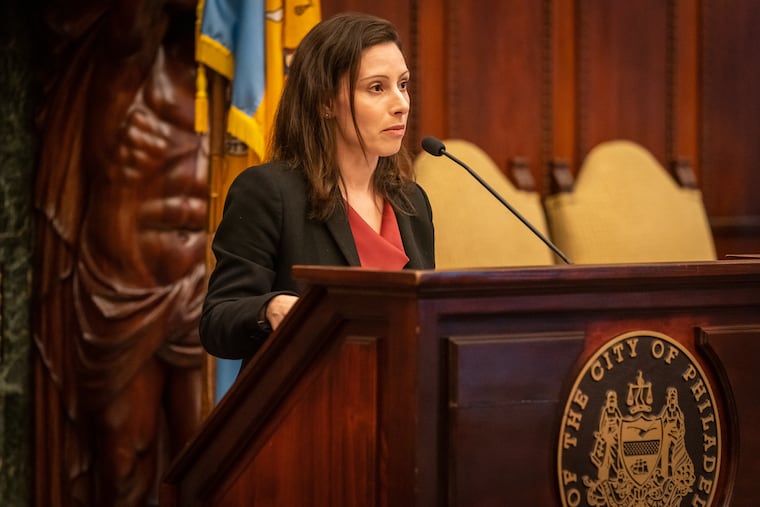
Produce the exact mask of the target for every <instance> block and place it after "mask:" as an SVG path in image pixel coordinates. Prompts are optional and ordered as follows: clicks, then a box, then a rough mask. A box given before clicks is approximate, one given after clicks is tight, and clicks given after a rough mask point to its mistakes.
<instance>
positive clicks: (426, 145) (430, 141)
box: [422, 136, 572, 264]
mask: <svg viewBox="0 0 760 507" xmlns="http://www.w3.org/2000/svg"><path fill="white" fill-rule="evenodd" d="M422 149H423V150H425V151H426V152H428V153H430V154H431V155H433V156H434V157H440V156H441V155H444V156H446V157H448V158H450V159H451V160H453V161H454V162H456V163H457V164H459V165H460V166H462V167H464V168H465V170H467V172H468V173H470V174H471V175H472V177H473V178H475V179H476V180H478V183H480V184H481V185H483V187H485V189H486V190H488V191H489V192H491V194H492V195H493V196H494V197H496V199H498V200H499V202H500V203H502V204H503V205H504V206H505V207H506V208H507V209H508V210H509V211H510V212H512V214H513V215H514V216H516V217H517V218H518V219H519V220H520V221H521V222H522V223H523V224H524V225H525V226H526V227H527V228H528V229H530V230H531V232H532V233H533V234H535V235H536V236H537V237H538V239H540V240H541V241H543V242H544V244H545V245H546V246H548V247H549V248H550V249H551V250H552V252H554V253H555V254H557V256H558V257H559V258H560V259H562V260H563V261H564V262H565V264H572V262H570V259H568V258H567V256H566V255H565V254H564V253H562V251H561V250H560V249H559V248H557V246H556V245H555V244H554V243H552V242H551V241H549V239H548V238H547V237H546V236H544V235H543V234H541V231H539V230H538V229H536V228H535V227H534V226H533V224H531V223H530V222H528V220H527V219H526V218H525V217H523V216H522V215H521V214H520V213H519V212H518V211H517V210H516V209H515V208H513V207H512V206H511V205H510V204H509V203H508V202H507V201H506V199H504V198H503V197H502V196H500V195H499V193H498V192H497V191H496V190H494V189H493V187H491V185H489V184H488V183H487V182H486V181H485V180H484V179H483V178H481V177H480V176H479V175H478V174H477V173H476V172H475V171H473V170H472V169H471V168H470V167H469V166H468V165H467V164H465V163H464V162H462V161H461V160H459V159H458V158H456V157H455V156H454V155H452V154H450V153H449V152H447V151H446V145H444V144H443V142H442V141H441V140H440V139H437V138H435V137H433V136H428V137H426V138H425V139H423V140H422Z"/></svg>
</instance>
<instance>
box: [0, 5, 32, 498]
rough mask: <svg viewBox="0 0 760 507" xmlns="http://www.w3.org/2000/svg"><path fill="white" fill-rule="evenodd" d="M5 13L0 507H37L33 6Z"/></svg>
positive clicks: (0, 39) (0, 117) (0, 49)
mask: <svg viewBox="0 0 760 507" xmlns="http://www.w3.org/2000/svg"><path fill="white" fill-rule="evenodd" d="M21 5H22V4H21V3H20V2H17V1H15V0H12V1H11V2H3V5H2V7H1V8H0V25H2V26H0V69H2V70H0V505H2V506H4V507H26V506H28V505H30V503H31V477H32V472H31V463H32V460H31V456H30V454H31V438H32V399H33V398H32V397H33V391H32V387H31V378H30V355H29V352H30V343H31V337H30V301H31V278H32V277H31V273H32V226H31V223H32V211H31V209H32V184H33V183H32V182H33V174H34V164H35V157H36V156H35V150H36V142H35V136H34V134H33V130H32V125H33V118H34V105H33V102H34V98H33V92H32V89H33V88H34V87H33V85H32V75H33V70H32V65H33V62H34V61H35V58H33V57H32V42H31V41H32V40H33V39H32V36H33V34H32V33H30V30H29V28H30V25H29V23H28V20H29V16H31V12H26V11H29V10H30V8H29V7H20V6H21Z"/></svg>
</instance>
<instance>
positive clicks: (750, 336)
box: [701, 326, 760, 507]
mask: <svg viewBox="0 0 760 507" xmlns="http://www.w3.org/2000/svg"><path fill="white" fill-rule="evenodd" d="M701 341H702V342H703V343H704V344H705V345H706V346H707V348H708V349H710V350H712V352H714V354H715V356H716V357H717V359H718V364H719V365H720V366H719V367H718V370H719V371H720V372H721V373H722V377H723V381H724V383H725V385H727V386H730V389H729V390H728V393H729V395H728V396H727V399H728V401H730V406H731V409H730V412H729V413H730V415H731V417H730V419H729V420H728V421H727V423H728V425H729V428H728V431H729V432H731V433H732V434H734V435H738V438H735V439H734V440H733V444H734V445H735V448H734V449H732V450H731V451H732V452H731V454H732V456H733V461H734V466H735V467H736V469H735V472H736V474H735V475H736V477H735V478H736V481H735V482H734V483H733V485H734V496H735V498H736V500H734V501H733V502H731V505H732V507H750V506H754V505H755V504H756V503H757V498H756V497H757V495H756V491H757V480H756V478H757V477H760V459H758V456H760V432H758V431H756V429H757V428H758V427H760V413H759V412H758V410H757V409H756V406H757V384H758V382H757V375H756V374H755V373H754V372H755V371H756V369H757V361H758V358H760V327H757V326H746V327H733V328H732V327H723V328H720V327H715V328H707V329H704V330H702V333H701Z"/></svg>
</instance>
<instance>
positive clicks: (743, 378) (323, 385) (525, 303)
mask: <svg viewBox="0 0 760 507" xmlns="http://www.w3.org/2000/svg"><path fill="white" fill-rule="evenodd" d="M294 273H295V276H296V278H297V279H298V280H300V281H302V282H303V283H304V285H305V287H306V290H305V292H304V294H303V297H302V298H301V300H300V302H299V304H298V305H297V306H296V307H295V308H294V310H293V313H292V314H291V315H290V316H289V318H288V319H287V320H286V322H285V323H284V324H283V326H282V327H281V328H280V329H279V330H278V331H277V333H276V334H274V335H273V336H272V338H271V340H270V341H269V342H268V344H267V345H266V346H265V347H264V348H263V349H262V350H261V351H260V353H259V355H258V356H257V359H256V360H255V361H253V362H252V363H251V364H249V365H248V366H247V368H246V369H245V370H244V371H243V372H242V374H241V376H240V377H239V378H238V381H237V382H236V383H235V385H234V386H233V387H232V389H231V390H230V391H229V392H228V393H227V395H226V396H225V398H224V399H223V400H222V401H221V402H220V404H219V405H218V406H217V407H216V408H215V410H214V411H213V412H212V413H211V415H210V416H209V418H208V420H207V421H206V422H205V424H204V426H203V428H202V429H201V431H200V432H199V434H198V435H197V437H196V438H195V440H194V441H193V442H192V443H191V444H190V445H189V446H188V447H187V448H186V449H185V450H184V452H183V453H182V454H181V455H180V456H179V457H178V459H177V460H176V461H175V462H174V463H173V465H172V467H171V469H170V470H169V472H168V473H167V474H166V476H165V477H164V480H163V483H162V485H161V505H162V506H164V507H175V506H182V507H187V506H212V505H213V506H230V507H231V506H251V505H255V506H257V507H259V506H299V507H300V506H330V507H336V506H362V507H363V506H388V507H396V506H399V507H401V506H403V507H411V506H430V507H432V506H467V507H473V506H492V505H493V506H507V505H514V506H553V505H558V506H560V505H588V503H584V502H588V499H587V495H588V494H589V493H588V492H587V490H588V489H589V488H584V486H583V481H584V480H585V481H586V483H587V484H588V480H589V477H585V479H583V480H581V478H580V475H578V476H577V477H576V474H574V473H570V472H569V471H568V470H566V468H567V465H566V464H562V463H559V462H560V461H561V459H564V456H565V455H564V454H563V448H564V449H566V450H568V452H569V451H570V450H572V447H571V445H570V444H572V445H574V446H576V447H577V444H576V443H574V442H577V441H578V439H579V438H597V440H599V437H598V435H599V433H600V432H602V427H603V426H604V425H603V424H602V422H604V421H607V419H603V418H600V412H599V410H596V409H593V410H592V409H591V408H589V406H590V405H587V404H590V403H591V402H590V401H588V400H589V399H590V398H592V397H593V396H586V398H583V397H582V396H581V395H582V394H583V395H586V392H587V391H588V390H587V388H586V387H585V384H583V382H580V381H579V380H578V379H579V378H580V377H579V375H581V374H583V372H584V371H586V372H587V374H588V378H592V377H593V378H594V381H595V382H596V384H598V385H595V386H594V388H597V387H600V388H603V389H602V391H601V392H603V391H604V389H607V393H609V392H610V388H609V387H605V386H604V382H605V381H606V379H607V378H610V377H611V376H612V373H617V372H618V371H621V372H623V371H622V368H623V365H624V364H625V365H627V364H628V363H629V362H630V361H633V359H629V357H633V356H634V355H635V354H632V355H630V356H625V361H624V360H623V359H624V358H623V356H622V355H619V357H618V358H617V360H616V359H615V353H614V351H618V352H620V351H623V350H626V351H628V346H625V347H624V346H623V343H624V342H620V343H621V345H620V346H619V347H617V348H611V349H609V350H610V351H613V353H612V354H610V353H608V352H603V353H601V354H600V351H603V350H604V347H605V344H607V343H609V342H610V340H614V339H615V338H616V337H619V336H629V337H630V336H636V337H637V338H636V339H638V335H637V333H638V334H643V335H652V336H654V338H653V340H654V341H653V342H652V343H653V345H652V346H651V351H652V352H649V353H645V351H644V349H643V346H642V349H641V350H640V351H639V354H638V355H635V356H636V360H644V359H647V360H652V361H654V360H657V361H658V363H657V365H658V366H657V368H659V367H660V366H659V365H665V364H666V363H667V364H668V365H670V364H671V362H670V359H672V358H673V357H676V356H678V358H679V359H680V358H686V357H687V356H688V357H692V358H693V360H694V361H696V363H697V365H698V367H699V368H701V369H702V370H703V372H704V376H705V379H706V381H707V382H708V383H709V384H711V385H712V394H713V395H714V399H713V400H712V403H709V402H710V399H708V398H706V397H702V396H701V395H702V394H703V393H704V391H703V390H702V391H701V390H700V389H699V384H701V382H695V381H692V380H689V382H690V383H688V384H687V383H686V382H687V377H688V374H687V370H689V369H690V368H686V367H680V368H681V370H679V371H678V374H679V376H680V377H679V378H682V379H683V382H682V381H680V380H676V381H673V382H672V383H674V384H679V385H680V383H683V384H684V385H683V386H682V387H683V391H682V392H681V394H680V395H679V396H680V397H679V398H678V403H680V405H679V407H680V409H681V413H682V418H681V423H683V422H684V420H685V423H686V424H685V426H686V427H685V431H686V434H687V436H689V434H691V436H692V437H695V435H694V434H695V433H699V432H701V431H702V430H701V429H694V428H695V425H697V426H698V427H699V428H703V429H704V439H705V443H704V446H703V447H704V452H703V451H702V450H701V449H697V450H692V451H688V453H687V454H689V457H690V459H688V460H687V461H689V462H691V463H693V474H692V475H691V476H688V474H687V476H688V477H687V478H686V479H683V478H681V479H680V480H681V483H680V484H682V485H683V484H686V485H687V486H688V491H689V492H688V494H687V495H686V496H685V497H684V500H683V505H687V504H688V505H692V502H694V503H695V504H700V503H699V502H700V501H701V500H699V499H700V498H706V497H699V496H698V495H700V494H703V495H707V493H706V491H707V490H710V494H711V495H712V496H711V497H710V500H709V501H708V502H707V503H706V504H707V505H731V506H733V507H737V506H750V505H753V506H754V505H757V493H756V490H757V487H756V483H757V481H758V478H760V402H759V400H760V373H759V372H760V261H757V260H731V261H719V262H708V263H662V264H640V265H605V266H582V267H578V266H557V267H550V268H543V267H542V268H527V269H526V268H520V269H497V270H488V271H485V270H477V271H475V270H473V271H456V272H454V271H403V272H373V271H363V270H358V269H350V268H318V267H296V268H295V269H294ZM665 338H669V339H672V340H674V341H675V342H677V343H676V345H678V346H679V347H680V348H679V347H675V346H674V345H673V344H672V343H671V344H670V345H667V343H668V342H667V341H666V340H665ZM625 343H629V344H630V343H631V340H630V339H629V340H628V341H627V342H625ZM640 343H644V341H640ZM668 350H670V351H671V353H668V352H667V351H668ZM678 350H681V351H682V352H681V353H680V354H679V353H678ZM631 351H633V348H631ZM595 354H596V355H595ZM595 357H596V358H597V359H596V360H594V358H595ZM589 361H591V363H589ZM605 361H606V362H605ZM589 364H591V366H588V365H589ZM618 364H620V366H618ZM672 364H675V363H672ZM637 368H639V371H640V372H641V371H642V370H643V373H642V374H641V378H642V379H644V380H647V379H649V385H650V388H651V386H654V388H653V389H650V391H652V390H653V391H654V392H655V395H654V398H653V401H649V402H646V403H645V402H643V401H642V403H644V404H648V405H647V406H650V409H651V410H652V412H651V414H650V416H648V417H649V418H648V419H646V420H650V419H651V420H654V419H653V418H654V414H655V412H657V413H658V414H662V415H661V418H664V417H665V412H666V411H665V407H663V410H662V412H659V407H660V406H661V405H664V404H665V403H666V401H665V400H666V398H665V394H664V393H665V388H666V387H668V386H667V385H665V384H663V382H665V381H658V380H656V379H655V380H654V381H653V380H652V379H651V378H650V377H651V376H652V375H656V373H655V372H654V370H655V369H656V368H655V367H654V366H653V367H652V368H648V367H644V368H641V367H640V366H637ZM650 370H651V371H650ZM691 370H692V371H694V369H693V368H691ZM605 373H606V376H605ZM623 373H625V375H624V376H625V378H629V377H630V382H629V387H628V392H629V396H628V398H629V400H628V401H629V402H630V401H631V394H630V393H631V389H633V387H635V386H636V385H639V386H643V385H644V383H643V382H642V381H639V383H638V384H636V383H635V382H633V381H634V376H633V372H627V371H625V372H623ZM602 377H603V378H602ZM584 378H585V377H584ZM632 386H633V387H632ZM680 388H681V387H679V389H680ZM622 389H624V388H621V393H622ZM580 391H584V393H581V392H580ZM672 391H673V392H674V393H675V388H673V389H672ZM684 393H686V394H684ZM689 393H693V398H694V399H693V400H690V399H689V398H690V396H691V395H690V394H689ZM668 396H669V397H668V398H667V399H668V400H671V398H670V394H669V395H668ZM624 398H625V396H623V394H619V395H618V398H617V401H618V403H619V406H620V411H621V412H623V411H624V409H625V400H624ZM641 399H642V400H643V399H644V398H641ZM650 399H651V396H650ZM579 400H585V401H584V402H583V403H581V401H579ZM705 400H707V401H705ZM690 402H693V403H691V405H694V407H693V408H692V409H690V408H689V407H690V406H691V405H690ZM574 403H577V404H578V405H579V406H581V407H582V408H584V409H586V411H585V412H582V411H581V410H576V411H574V410H573V408H574ZM629 404H630V403H629ZM689 410H691V412H690V411H689ZM713 412H714V413H713ZM581 414H582V416H583V418H582V421H581ZM690 414H697V415H690ZM713 416H714V417H713ZM626 417H627V419H626V420H633V419H634V418H633V416H626ZM638 417H639V418H641V416H640V415H639V416H638ZM718 419H719V420H720V425H719V426H718V425H717V424H716V423H715V421H716V420H718ZM618 420H620V418H619V417H618ZM640 420H644V419H640ZM672 420H673V419H669V421H672ZM663 421H665V419H663ZM711 421H712V423H711ZM581 424H582V425H583V429H584V430H585V432H586V433H588V436H586V437H584V436H582V435H580V433H581V432H580V431H579V432H578V433H577V434H572V438H569V437H570V436H571V433H572V431H574V429H578V428H580V427H581ZM668 424H670V425H668ZM658 427H659V426H658ZM672 427H673V425H672V423H667V421H665V422H663V423H662V428H664V429H663V430H662V432H661V433H660V437H659V438H660V440H659V441H660V443H661V447H658V448H659V449H665V448H666V447H667V445H666V444H667V442H670V443H671V444H672V442H673V441H674V440H673V438H676V437H673V433H672V431H671V433H668V431H670V430H668V429H667V428H672ZM597 429H598V430H597ZM592 430H593V431H592ZM708 430H712V431H715V432H717V433H713V434H708V433H709V431H708ZM680 431H681V433H680V435H681V437H679V438H682V437H683V433H684V428H683V424H681V429H680ZM602 433H603V432H602ZM666 435H670V437H667V438H670V440H667V441H666V440H664V438H666ZM576 437H577V438H576ZM613 437H614V438H615V439H617V440H615V442H618V441H619V442H620V444H621V446H620V449H622V441H623V440H624V439H625V438H626V437H624V435H623V434H622V433H618V434H615V435H613ZM696 438H698V439H699V441H698V442H697V445H698V446H699V447H702V443H701V439H702V438H703V436H702V435H699V434H698V435H696ZM716 438H719V441H720V444H721V446H720V450H721V452H720V453H719V454H718V455H717V458H718V465H719V467H720V468H719V473H716V472H715V469H714V470H713V475H711V476H709V477H707V479H706V478H705V477H706V476H707V474H706V472H705V470H702V468H705V467H708V465H707V463H708V462H709V460H708V455H709V456H714V455H715V454H714V453H715V449H716V447H715V446H712V447H710V446H709V445H708V444H707V442H708V439H710V440H711V441H712V442H715V439H716ZM656 440H657V439H656V438H652V439H650V440H649V441H652V442H655V441H656ZM563 442H564V443H563ZM634 444H635V442H634ZM563 446H564V447H563ZM671 448H672V445H671ZM708 448H710V450H709V451H708ZM610 449H617V447H608V451H609V450H610ZM620 449H618V450H617V451H616V452H618V461H617V462H615V463H616V464H615V463H613V465H611V466H613V468H615V470H616V471H617V472H616V473H618V474H622V475H621V477H628V478H629V479H626V480H628V482H629V484H633V485H634V486H636V483H635V481H634V482H631V480H632V479H631V478H633V479H635V480H636V481H639V482H640V483H642V484H643V481H644V478H645V477H644V476H641V477H639V478H638V479H637V478H636V476H635V473H637V472H635V471H631V470H633V469H632V468H631V467H633V466H634V465H633V462H630V463H629V461H627V460H629V458H630V456H629V454H630V451H626V452H628V453H629V454H625V455H623V454H620V453H621V452H623V451H622V450H620ZM581 451H582V452H581V453H580V454H579V455H580V456H581V458H582V459H581V460H580V464H579V465H577V466H579V467H589V466H591V462H592V461H593V462H594V463H601V461H598V460H597V461H594V460H595V458H591V459H589V456H591V454H592V453H594V452H597V449H596V448H593V449H592V448H591V447H589V448H588V449H585V448H584V449H581ZM587 451H588V452H587ZM658 452H660V453H662V451H658ZM651 456H655V457H656V455H655V454H652V455H651ZM662 456H664V455H662ZM669 456H670V458H669V460H670V461H668V462H667V463H669V465H668V466H669V468H667V467H666V464H667V463H666V462H665V461H662V460H660V461H656V462H655V461H652V462H650V464H649V466H650V468H651V467H653V466H656V467H660V468H658V470H660V471H659V472H658V474H659V475H657V476H656V477H655V475H650V476H648V477H649V479H647V480H655V478H656V479H657V480H658V481H659V482H658V484H661V483H663V480H664V479H663V478H664V477H666V476H668V477H672V478H674V477H675V475H674V474H675V471H676V466H675V464H674V461H673V460H674V459H675V458H674V457H673V456H676V454H674V453H670V454H669ZM680 456H681V458H683V456H684V453H683V452H680ZM663 459H664V458H663ZM606 463H607V465H594V466H597V467H598V468H594V469H593V470H594V471H596V470H597V469H598V474H597V473H596V472H595V473H594V474H591V475H592V476H593V477H591V478H593V479H597V476H598V481H597V484H599V483H601V482H602V479H605V477H606V476H607V475H608V474H609V473H610V472H609V470H610V468H609V462H606ZM680 463H682V466H681V465H679V466H681V468H680V469H679V470H682V471H683V470H686V468H684V467H685V466H686V465H683V463H684V461H683V459H682V460H681V462H680ZM640 464H641V463H639V465H640ZM687 464H688V463H687ZM629 465H630V466H629ZM637 466H638V465H637ZM604 467H607V468H604ZM645 468H646V467H645ZM710 468H712V467H710ZM602 470H604V472H602ZM625 470H628V472H625ZM646 473H650V472H646ZM625 474H628V475H625ZM631 474H634V475H631ZM587 475H588V474H587ZM645 475H646V474H645ZM558 477H564V479H563V482H562V486H560V479H559V478H558ZM708 479H709V480H708ZM605 480H606V479H605ZM621 481H622V479H621ZM684 481H687V482H684ZM688 481H691V482H688ZM671 482H673V481H671ZM662 487H663V488H664V487H665V486H662ZM608 489H609V488H608ZM684 491H685V490H684ZM684 494H686V493H684ZM597 505H603V504H602V503H598V504H597ZM673 505H682V504H681V503H674V504H673Z"/></svg>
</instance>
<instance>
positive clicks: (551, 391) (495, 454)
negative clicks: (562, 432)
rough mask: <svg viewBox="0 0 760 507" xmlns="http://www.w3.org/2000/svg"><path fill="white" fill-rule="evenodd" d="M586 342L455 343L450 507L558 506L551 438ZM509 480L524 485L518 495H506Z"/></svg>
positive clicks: (563, 336)
mask: <svg viewBox="0 0 760 507" xmlns="http://www.w3.org/2000/svg"><path fill="white" fill-rule="evenodd" d="M583 345H584V336H583V333H582V332H580V331H579V332H576V333H559V334H554V333H543V334H537V333H526V334H516V335H501V336H469V337H454V338H451V345H450V355H451V360H450V362H451V371H450V377H449V385H450V386H451V391H450V393H449V396H450V401H449V407H450V408H449V412H450V415H449V417H450V430H449V447H450V452H451V455H452V456H454V458H453V459H452V464H451V471H450V473H451V477H450V478H449V483H450V487H451V489H450V491H449V502H448V505H463V506H464V505H470V502H471V501H472V500H473V499H476V498H477V499H480V501H478V502H477V505H494V506H495V505H552V504H553V503H554V480H553V474H552V466H553V464H554V452H555V446H556V440H555V439H554V438H550V437H549V435H552V434H553V432H554V431H555V428H556V425H557V413H558V411H559V410H560V408H559V405H560V403H561V401H560V400H559V396H558V394H559V393H560V392H561V391H562V383H563V381H564V380H565V378H567V376H568V373H569V371H570V369H571V367H572V365H573V364H574V363H575V361H576V360H577V358H578V356H579V355H580V354H581V352H582V351H583ZM548 358H551V360H548ZM497 439H498V442H499V443H498V444H496V443H495V441H496V440H497ZM541 469H544V470H545V473H544V474H541V475H539V476H537V474H536V473H535V471H536V470H541ZM506 478H509V480H510V481H515V482H517V483H522V484H524V487H523V488H521V489H520V491H519V493H517V495H516V494H515V491H512V492H509V493H508V494H505V493H506V492H505V490H504V488H503V487H501V485H502V484H503V483H504V481H505V480H506Z"/></svg>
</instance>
